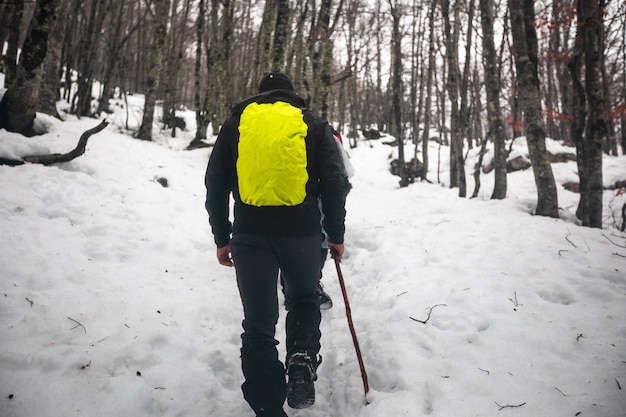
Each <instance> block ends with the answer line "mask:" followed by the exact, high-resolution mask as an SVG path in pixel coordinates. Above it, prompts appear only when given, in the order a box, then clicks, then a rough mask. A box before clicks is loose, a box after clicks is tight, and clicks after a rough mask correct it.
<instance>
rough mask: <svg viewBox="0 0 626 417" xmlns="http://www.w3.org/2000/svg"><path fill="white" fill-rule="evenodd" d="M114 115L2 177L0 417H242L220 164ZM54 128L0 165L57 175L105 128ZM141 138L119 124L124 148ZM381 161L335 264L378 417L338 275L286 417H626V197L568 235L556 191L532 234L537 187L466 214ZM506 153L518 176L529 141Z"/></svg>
mask: <svg viewBox="0 0 626 417" xmlns="http://www.w3.org/2000/svg"><path fill="white" fill-rule="evenodd" d="M130 99H131V100H133V102H131V105H132V106H133V107H132V108H133V109H134V108H141V105H140V103H138V102H137V100H140V99H141V98H140V97H139V96H135V97H130ZM117 109H118V110H117V111H118V112H117V113H115V114H112V115H109V116H108V120H110V121H111V122H112V123H111V125H110V126H109V127H107V128H106V129H105V130H104V131H103V132H101V133H99V134H97V135H95V136H93V137H92V138H91V139H90V140H89V143H88V146H87V152H86V153H85V154H84V155H83V156H81V157H79V158H77V159H75V160H73V161H71V162H69V163H64V164H59V165H56V166H50V167H45V166H40V165H30V164H26V165H22V166H17V167H8V166H0V190H1V192H0V213H1V214H0V232H1V235H2V250H0V271H1V272H0V286H1V291H0V324H1V326H0V416H2V417H34V416H37V417H61V416H62V417H68V416H81V415H82V416H90V417H99V416H107V417H110V416H118V417H126V416H128V417H142V416H146V417H147V416H167V417H170V416H185V417H195V416H198V417H199V416H211V417H235V416H237V417H241V416H244V417H253V416H254V413H253V412H252V411H251V410H250V409H249V408H248V405H247V404H246V403H245V401H244V400H243V397H242V394H241V391H240V385H241V383H242V375H241V370H240V362H239V344H240V338H239V335H240V333H241V320H242V309H241V305H240V300H239V295H238V291H237V287H236V283H235V278H234V270H233V269H231V268H226V267H222V266H219V265H218V263H217V260H216V258H215V247H214V244H213V240H212V236H211V234H210V230H209V226H208V221H207V215H206V212H205V210H204V184H203V179H204V170H205V168H206V163H207V160H208V156H209V154H210V152H211V149H210V148H205V149H199V150H194V151H184V150H183V148H184V146H186V144H187V143H188V142H189V141H190V140H191V138H192V135H193V124H194V121H193V115H190V114H186V115H185V117H187V118H188V126H190V131H188V132H180V131H179V132H178V137H177V138H175V139H174V138H171V137H168V136H167V133H168V132H160V133H159V134H158V135H157V137H156V140H155V142H144V141H139V140H136V139H133V138H132V137H131V136H130V133H129V132H128V131H125V130H124V129H123V128H122V126H124V124H125V122H126V115H125V111H126V110H125V109H123V108H121V107H117ZM181 113H182V112H181ZM66 118H67V120H66V121H65V122H60V121H57V120H55V119H51V118H49V117H47V116H44V115H38V119H39V122H40V123H43V124H44V125H45V126H47V128H48V130H49V133H47V134H45V135H43V136H40V137H36V138H29V139H26V138H23V137H21V136H19V135H15V134H11V133H8V132H6V131H4V130H2V131H0V156H1V157H5V158H6V157H15V156H24V155H27V154H40V153H45V152H47V151H50V152H58V153H65V152H68V151H69V150H71V149H73V148H74V147H75V145H76V143H77V141H78V138H79V137H80V134H81V133H82V132H83V131H85V130H87V129H89V128H91V127H94V126H96V125H97V124H98V123H99V122H98V121H97V120H94V119H81V120H76V119H74V118H72V117H71V116H66ZM139 120H140V118H138V117H137V116H136V115H134V114H132V113H131V115H130V117H129V123H130V125H131V128H132V127H136V124H137V123H138V122H139ZM155 132H158V129H156V130H155ZM382 142H383V141H371V142H366V141H363V142H360V143H359V146H358V147H357V148H356V149H352V150H349V153H350V157H351V162H352V164H353V166H354V168H355V172H356V174H355V176H354V177H353V178H352V180H351V181H352V184H353V186H354V188H353V190H352V191H351V193H350V195H349V196H348V205H347V211H348V216H347V219H346V224H347V233H346V254H345V256H344V259H343V260H342V263H341V269H342V272H343V276H344V278H345V282H346V286H347V290H348V294H349V298H350V305H351V311H352V316H353V319H354V326H355V329H356V332H357V335H358V340H359V344H360V348H361V351H362V353H363V360H364V363H365V367H366V370H367V374H368V377H369V384H370V392H369V394H368V396H367V400H368V402H369V405H366V403H365V397H364V393H363V383H362V380H361V376H360V372H359V368H358V364H357V358H356V355H355V349H354V346H353V344H352V339H351V336H350V332H349V329H348V325H347V321H346V316H345V307H344V303H343V300H342V296H341V291H340V287H339V283H338V280H337V278H336V273H335V271H334V265H333V263H332V262H328V263H327V265H326V267H325V270H324V278H323V282H324V284H325V289H326V290H327V291H328V292H329V293H330V294H331V296H332V297H333V299H334V304H335V306H334V307H333V309H331V310H328V311H324V312H323V322H322V334H323V336H322V345H323V346H322V351H321V354H322V355H323V357H324V362H323V364H322V365H321V367H320V369H319V380H318V382H317V385H316V388H317V400H316V403H315V405H314V406H313V407H312V408H310V409H307V410H291V409H288V408H287V407H286V411H287V414H288V415H289V416H291V417H329V416H335V417H383V416H411V417H414V416H432V417H449V416H459V415H462V416H507V417H518V416H529V417H531V416H532V417H537V416H550V417H554V416H566V417H574V416H582V417H585V416H589V417H623V416H624V415H625V412H624V410H625V409H626V394H625V390H624V388H625V387H626V321H625V320H624V317H625V316H626V302H625V301H626V298H625V295H626V272H625V271H626V247H625V246H626V234H624V233H620V232H619V231H618V230H617V226H618V225H619V221H620V216H621V215H620V213H619V211H620V209H621V207H622V205H623V204H624V203H625V202H626V196H624V195H617V193H616V192H615V191H606V192H605V204H604V207H605V217H604V218H605V227H604V228H603V229H602V230H599V229H590V228H584V227H581V226H579V225H578V224H577V221H576V220H575V216H574V213H575V210H576V205H577V202H578V195H577V194H574V193H571V192H569V191H566V190H565V189H563V187H561V186H560V185H559V186H558V191H559V205H560V207H561V218H560V219H551V218H545V217H539V216H533V215H532V212H533V209H534V205H535V204H536V191H535V186H534V182H533V179H532V178H533V177H532V172H531V171H530V170H527V171H524V172H516V173H511V174H510V175H509V176H508V183H509V186H508V197H507V199H505V200H502V201H491V200H489V196H490V194H491V191H492V187H493V175H494V174H493V172H492V173H490V174H487V175H482V176H481V181H482V188H481V192H480V193H479V196H478V198H476V199H462V198H459V197H458V196H457V194H458V190H456V189H449V188H447V186H445V185H442V184H429V183H426V182H421V183H415V184H412V185H411V186H409V187H407V188H402V189H401V188H399V187H398V178H397V177H394V176H392V175H391V174H390V173H389V170H388V167H389V162H390V160H389V157H390V156H391V155H393V153H394V150H393V149H392V148H390V147H389V146H386V145H384V144H383V143H382ZM548 143H549V146H552V145H554V147H555V148H556V147H558V148H560V151H563V149H562V145H560V144H558V143H556V142H554V143H553V141H549V142H548ZM431 146H432V148H431V154H430V166H431V171H430V173H429V178H430V179H431V180H432V181H433V182H436V179H437V156H436V155H437V151H438V149H437V148H438V145H437V144H436V143H434V142H433V144H432V145H431ZM514 148H515V152H517V153H523V154H527V150H526V148H525V143H524V141H523V139H518V140H516V142H515V143H514ZM565 150H566V151H570V152H574V151H573V150H572V149H570V148H567V149H565ZM42 151H43V152H42ZM477 151H478V150H477V149H476V150H472V151H470V153H469V158H468V162H467V173H468V190H469V193H470V194H471V191H472V190H473V183H472V181H473V178H472V175H471V171H472V170H473V166H474V163H475V161H476V154H477ZM411 154H412V149H411V148H410V147H409V149H408V150H407V155H411ZM441 155H442V161H441V167H440V168H439V171H440V176H441V178H442V180H443V181H444V182H447V176H448V173H447V163H446V161H445V159H447V155H448V149H447V148H443V149H442V150H441ZM488 160H489V154H488V156H487V157H486V158H485V164H486V163H487V162H488ZM625 162H626V157H624V156H620V157H605V165H604V168H605V183H606V185H610V184H612V183H613V182H614V181H616V180H618V179H622V180H623V179H626V163H625ZM553 169H554V173H555V177H556V179H557V183H558V184H562V183H563V182H566V181H572V180H573V181H577V175H576V164H575V163H574V162H567V163H559V164H553ZM159 178H166V179H167V181H168V187H163V186H162V185H161V184H160V183H159V182H158V181H157V180H158V179H159ZM282 314H283V316H282V317H283V318H284V312H283V313H282ZM277 335H278V338H279V340H281V341H282V340H283V339H284V325H283V323H282V322H281V323H280V324H279V327H278V333H277ZM279 348H281V349H282V348H283V343H281V344H280V345H279Z"/></svg>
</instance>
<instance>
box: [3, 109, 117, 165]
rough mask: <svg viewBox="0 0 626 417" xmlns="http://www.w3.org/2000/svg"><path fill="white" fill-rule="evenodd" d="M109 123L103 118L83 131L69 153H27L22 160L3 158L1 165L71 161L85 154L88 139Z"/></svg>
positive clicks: (46, 163)
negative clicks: (97, 123) (94, 125)
mask: <svg viewBox="0 0 626 417" xmlns="http://www.w3.org/2000/svg"><path fill="white" fill-rule="evenodd" d="M108 125H109V122H107V121H106V120H103V121H102V122H101V123H100V124H99V125H98V126H96V127H94V128H91V129H89V130H86V131H85V132H83V134H82V135H81V136H80V139H79V140H78V144H77V145H76V147H75V148H74V149H72V150H71V151H69V152H68V153H63V154H60V153H53V154H47V155H27V156H24V157H22V160H21V161H19V160H12V159H5V158H2V159H0V165H11V166H16V165H23V164H24V162H29V163H31V164H41V165H53V164H60V163H63V162H69V161H71V160H73V159H75V158H78V157H79V156H81V155H82V154H84V153H85V150H86V148H87V141H88V140H89V138H90V137H91V136H93V135H95V134H96V133H98V132H100V131H102V130H104V128H105V127H107V126H108Z"/></svg>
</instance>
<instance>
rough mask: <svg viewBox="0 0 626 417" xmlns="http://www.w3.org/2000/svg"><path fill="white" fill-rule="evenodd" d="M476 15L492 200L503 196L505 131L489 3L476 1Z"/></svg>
mask: <svg viewBox="0 0 626 417" xmlns="http://www.w3.org/2000/svg"><path fill="white" fill-rule="evenodd" d="M480 13H481V22H482V30H483V63H484V67H485V89H486V90H487V119H488V123H489V133H488V136H489V137H492V138H493V142H494V168H495V169H494V171H495V183H494V188H493V193H492V195H491V198H492V199H503V198H505V197H506V191H507V178H506V157H507V151H506V144H505V141H506V132H505V130H504V123H503V122H502V111H501V110H500V86H501V85H500V77H499V74H498V61H497V55H496V47H495V42H494V40H493V37H494V35H493V20H494V18H493V0H480Z"/></svg>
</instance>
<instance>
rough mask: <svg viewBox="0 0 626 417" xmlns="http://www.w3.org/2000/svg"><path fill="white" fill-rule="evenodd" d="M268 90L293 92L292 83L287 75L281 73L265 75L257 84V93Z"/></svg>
mask: <svg viewBox="0 0 626 417" xmlns="http://www.w3.org/2000/svg"><path fill="white" fill-rule="evenodd" d="M270 90H291V91H293V83H292V82H291V78H289V76H288V75H287V74H283V73H282V72H270V73H269V74H265V76H264V77H263V79H262V80H261V82H260V83H259V93H264V92H266V91H270Z"/></svg>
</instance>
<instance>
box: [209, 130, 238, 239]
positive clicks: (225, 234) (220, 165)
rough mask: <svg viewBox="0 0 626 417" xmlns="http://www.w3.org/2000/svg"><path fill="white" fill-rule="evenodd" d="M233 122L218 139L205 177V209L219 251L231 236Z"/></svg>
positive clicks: (234, 132)
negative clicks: (230, 201)
mask: <svg viewBox="0 0 626 417" xmlns="http://www.w3.org/2000/svg"><path fill="white" fill-rule="evenodd" d="M231 119H232V118H231ZM231 119H229V120H227V121H226V123H224V125H223V126H222V129H221V130H220V133H219V134H218V136H217V140H216V141H215V146H214V148H213V152H212V153H211V157H210V158H209V164H208V166H207V170H206V174H205V176H204V184H205V186H206V202H205V208H206V210H207V212H208V213H209V224H210V225H211V231H212V232H213V238H214V240H215V244H216V245H217V247H218V248H221V247H224V246H226V245H227V244H228V243H229V241H230V234H231V232H232V224H231V222H230V220H229V207H230V206H229V196H230V192H231V178H232V172H233V163H234V162H233V158H232V157H231V155H230V152H229V141H230V140H233V137H232V135H233V134H236V130H233V125H234V126H236V124H235V123H234V122H233V120H231Z"/></svg>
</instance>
